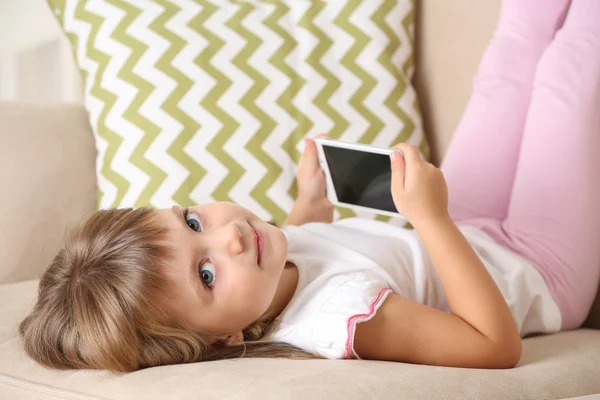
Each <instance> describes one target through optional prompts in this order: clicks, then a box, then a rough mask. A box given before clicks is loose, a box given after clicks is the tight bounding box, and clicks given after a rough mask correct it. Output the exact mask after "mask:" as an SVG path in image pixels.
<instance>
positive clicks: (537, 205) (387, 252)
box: [20, 0, 600, 371]
mask: <svg viewBox="0 0 600 400" xmlns="http://www.w3.org/2000/svg"><path fill="white" fill-rule="evenodd" d="M565 16H566V20H565ZM598 20H600V2H599V1H597V0H573V1H572V3H570V2H569V0H529V1H522V0H505V1H504V2H503V5H502V10H501V15H500V20H499V25H498V28H497V31H496V33H495V35H494V38H493V40H492V42H491V44H490V46H489V48H488V50H487V52H486V53H485V55H484V57H483V61H482V63H481V67H480V70H479V73H478V76H477V78H476V81H475V88H474V92H473V95H472V98H471V100H470V103H469V104H468V107H467V109H466V111H465V114H464V117H463V119H462V121H461V123H460V125H459V127H458V130H457V132H456V134H455V138H454V140H453V142H452V145H451V147H450V149H449V151H448V154H447V156H446V159H445V160H444V163H443V166H442V170H443V172H444V175H442V173H441V171H440V170H438V169H437V168H435V167H434V166H432V165H431V164H429V163H427V162H425V161H422V160H421V159H420V157H419V155H418V152H417V149H416V148H415V147H414V146H411V145H407V144H399V145H397V146H395V147H396V148H397V149H398V150H401V151H402V152H403V153H404V157H395V158H393V159H392V160H391V165H392V170H393V177H392V194H393V198H394V203H395V205H396V207H397V208H398V211H399V212H400V213H402V214H403V215H404V216H406V218H407V219H408V220H409V222H410V223H411V224H412V225H413V226H414V228H415V230H405V229H402V228H398V227H394V226H391V225H390V224H386V223H382V222H378V221H373V220H363V219H358V218H354V219H346V220H341V221H337V222H335V223H332V219H333V208H332V206H331V204H330V203H329V202H328V201H327V199H326V197H325V189H324V181H323V174H322V172H321V171H320V170H319V168H318V164H317V162H316V154H315V147H314V143H312V142H311V141H308V142H307V143H306V145H307V147H306V150H305V154H304V155H303V158H302V160H301V165H300V168H299V174H298V181H299V195H298V201H297V203H296V204H295V206H294V209H293V211H292V213H291V214H290V218H289V221H288V222H289V223H288V225H287V226H285V227H284V228H283V229H278V228H276V227H274V226H271V225H269V224H267V223H265V222H264V221H261V220H260V219H258V218H257V217H256V216H255V215H254V214H253V213H251V212H250V211H248V210H246V209H244V208H242V207H239V206H237V205H234V204H231V203H215V204H209V205H200V206H196V207H191V208H188V209H182V208H179V207H174V208H172V209H167V210H154V209H149V208H140V209H136V210H131V209H127V210H103V211H98V212H97V213H95V214H94V215H93V216H92V217H91V218H90V219H89V220H87V221H86V222H85V223H84V224H83V225H82V227H81V228H80V229H78V230H76V231H75V232H74V233H73V234H72V236H71V238H70V240H69V241H68V242H67V245H66V246H65V248H64V249H62V250H61V251H60V252H59V253H58V255H57V256H56V257H55V259H54V261H53V262H52V264H51V266H50V267H49V269H48V270H47V271H46V273H45V274H44V276H43V277H42V279H41V280H40V284H39V296H38V300H37V303H36V305H35V308H34V310H33V312H32V313H31V314H30V315H29V316H27V318H25V320H24V321H22V323H21V325H20V333H21V335H22V336H23V338H24V344H25V348H26V350H27V352H28V353H29V354H30V356H31V357H33V358H34V359H35V360H37V361H38V362H40V363H42V364H44V365H47V366H50V367H56V368H102V369H109V370H113V371H134V370H136V369H139V368H144V367H150V366H156V365H163V364H173V363H186V362H194V361H201V360H214V359H222V358H233V357H241V356H244V355H245V356H247V357H248V356H253V357H291V358H310V357H326V358H342V357H345V358H365V359H374V360H391V361H403V362H412V363H423V364H432V365H446V366H460V367H478V368H510V367H513V366H515V365H516V364H517V363H518V361H519V359H520V356H521V337H524V336H526V335H529V334H532V333H551V332H558V331H561V330H569V329H574V328H577V327H579V326H580V324H581V323H582V322H583V320H584V319H585V316H586V314H587V313H588V310H589V309H590V306H591V304H592V301H593V298H594V294H595V290H596V287H597V284H598V278H599V275H600V246H598V243H596V241H597V239H598V237H600V235H599V234H600V207H598V204H600V185H598V180H599V178H600V176H599V171H600V157H598V156H597V152H598V150H599V149H600V130H599V128H600V124H599V116H598V115H599V113H598V109H597V107H598V104H600V102H599V101H600V99H599V93H600V90H599V89H600V24H598V23H597V22H598ZM563 21H564V26H563ZM561 26H562V29H561V30H560V31H559V32H558V33H557V34H556V37H555V32H556V30H557V29H558V28H560V27H561ZM551 42H552V43H551ZM444 176H445V179H446V180H447V182H448V187H449V199H448V194H447V189H446V180H445V179H444ZM457 225H458V226H457Z"/></svg>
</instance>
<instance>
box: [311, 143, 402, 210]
mask: <svg viewBox="0 0 600 400" xmlns="http://www.w3.org/2000/svg"><path fill="white" fill-rule="evenodd" d="M314 141H315V144H316V145H317V153H318V155H319V164H320V166H321V169H322V170H323V172H324V174H325V180H326V183H327V186H326V188H327V198H328V199H329V201H331V202H332V203H333V204H334V205H338V206H342V207H348V208H351V209H355V210H356V211H368V212H375V213H378V214H382V215H387V216H390V217H400V218H404V217H403V216H402V215H401V214H400V213H398V210H396V206H395V205H394V200H393V199H392V190H391V180H392V169H391V165H390V154H391V153H392V152H397V153H399V154H400V155H401V156H404V155H403V154H402V152H401V151H399V150H395V149H385V148H380V147H375V146H371V145H366V144H357V143H348V142H343V141H339V140H333V139H322V138H318V139H314Z"/></svg>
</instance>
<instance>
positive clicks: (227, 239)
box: [222, 222, 244, 255]
mask: <svg viewBox="0 0 600 400" xmlns="http://www.w3.org/2000/svg"><path fill="white" fill-rule="evenodd" d="M222 235H223V236H222V245H223V247H224V249H225V251H227V252H228V253H230V254H231V255H236V254H240V253H242V252H243V251H244V235H243V234H242V232H241V230H240V228H239V226H238V224H236V223H235V222H232V223H230V224H228V225H227V226H225V227H223V232H222Z"/></svg>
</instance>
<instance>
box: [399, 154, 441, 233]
mask: <svg viewBox="0 0 600 400" xmlns="http://www.w3.org/2000/svg"><path fill="white" fill-rule="evenodd" d="M393 148H394V149H396V150H399V151H401V152H402V153H403V154H404V157H402V156H401V155H400V154H398V153H397V152H394V153H393V154H392V156H391V157H390V158H391V165H392V198H393V199H394V204H395V205H396V209H397V210H398V212H399V213H400V214H402V215H403V216H404V217H405V218H406V219H408V222H410V223H411V225H413V226H414V227H415V228H417V226H418V225H421V224H423V223H425V222H427V221H431V220H435V219H440V218H448V188H447V186H446V180H445V179H444V174H443V173H442V171H440V170H439V169H438V168H437V167H435V166H434V165H433V164H430V163H428V162H427V161H425V160H422V159H421V156H420V153H419V150H418V149H417V147H415V146H413V145H411V144H408V143H399V144H397V145H395V146H394V147H393Z"/></svg>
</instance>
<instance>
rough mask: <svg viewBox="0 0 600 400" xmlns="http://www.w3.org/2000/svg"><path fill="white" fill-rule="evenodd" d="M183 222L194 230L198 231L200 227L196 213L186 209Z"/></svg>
mask: <svg viewBox="0 0 600 400" xmlns="http://www.w3.org/2000/svg"><path fill="white" fill-rule="evenodd" d="M185 222H186V223H187V224H188V226H189V227H190V228H191V229H192V230H193V231H195V232H199V231H200V230H201V228H202V227H201V226H200V220H199V219H198V217H197V216H196V214H193V213H190V212H189V211H188V210H187V209H186V210H185Z"/></svg>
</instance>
